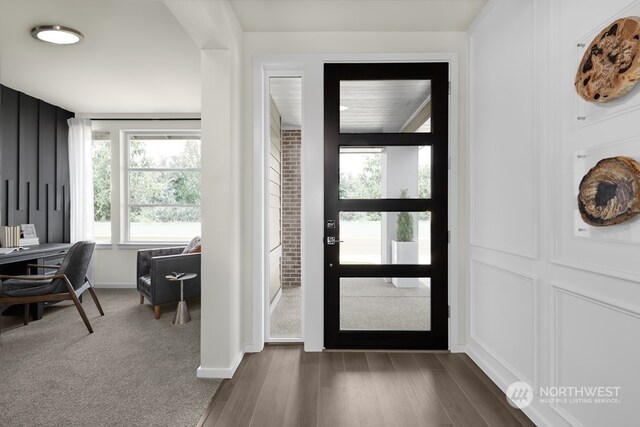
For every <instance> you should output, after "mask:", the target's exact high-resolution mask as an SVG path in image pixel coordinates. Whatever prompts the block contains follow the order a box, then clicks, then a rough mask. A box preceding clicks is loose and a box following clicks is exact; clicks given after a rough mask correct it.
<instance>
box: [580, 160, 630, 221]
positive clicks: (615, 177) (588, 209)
mask: <svg viewBox="0 0 640 427" xmlns="http://www.w3.org/2000/svg"><path fill="white" fill-rule="evenodd" d="M578 208H579V209H580V215H581V216H582V219H583V220H584V222H586V223H587V224H590V225H594V226H605V225H614V224H620V223H621V222H624V221H627V220H629V219H631V218H633V217H634V216H635V215H637V214H638V213H640V163H638V162H636V161H635V160H633V159H632V158H630V157H611V158H608V159H603V160H600V161H599V162H598V163H597V164H596V165H595V166H594V167H593V168H591V170H590V171H589V172H587V174H586V175H585V176H584V177H583V178H582V181H581V182H580V191H579V194H578Z"/></svg>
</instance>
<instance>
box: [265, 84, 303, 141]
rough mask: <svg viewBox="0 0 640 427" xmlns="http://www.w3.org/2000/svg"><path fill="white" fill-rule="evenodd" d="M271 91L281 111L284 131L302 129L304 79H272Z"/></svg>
mask: <svg viewBox="0 0 640 427" xmlns="http://www.w3.org/2000/svg"><path fill="white" fill-rule="evenodd" d="M269 91H270V93H271V96H272V97H273V102H275V104H276V106H277V107H278V111H280V118H281V119H282V127H283V128H284V129H300V125H301V123H302V79H301V78H300V77H271V78H270V79H269Z"/></svg>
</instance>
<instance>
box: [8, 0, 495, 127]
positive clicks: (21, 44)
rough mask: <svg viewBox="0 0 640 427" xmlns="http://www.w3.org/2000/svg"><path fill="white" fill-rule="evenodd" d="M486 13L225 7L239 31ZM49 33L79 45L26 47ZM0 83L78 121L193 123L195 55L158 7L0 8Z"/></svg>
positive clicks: (123, 0) (443, 0)
mask: <svg viewBox="0 0 640 427" xmlns="http://www.w3.org/2000/svg"><path fill="white" fill-rule="evenodd" d="M185 1H195V0H185ZM203 1H220V0H203ZM485 3H486V1H485V0H231V4H232V7H233V9H234V10H235V12H236V14H237V15H238V19H239V21H240V23H241V25H242V27H243V29H244V31H439V30H450V31H462V30H465V29H466V28H467V26H468V25H469V23H470V22H471V20H472V19H473V17H475V15H476V14H477V13H478V12H479V11H480V9H481V8H482V7H483V6H484V4H485ZM52 23H55V24H58V25H64V26H68V27H72V28H75V29H77V30H79V31H81V32H82V33H83V34H84V36H85V39H84V41H83V42H82V43H81V44H78V45H74V46H54V45H49V44H45V43H42V42H38V41H36V40H34V39H32V38H31V35H30V29H31V28H32V27H33V26H36V25H43V24H52ZM0 83H2V84H4V85H7V86H9V87H12V88H14V89H17V90H20V91H23V92H26V93H28V94H29V95H32V96H35V97H37V98H40V99H44V100H45V101H48V102H51V103H53V104H56V105H59V106H61V107H64V108H67V109H69V110H71V111H74V112H77V113H93V114H119V113H120V114H125V113H138V114H142V113H145V114H154V113H155V114H191V113H199V112H200V52H199V49H198V47H197V45H196V44H195V43H194V42H193V40H192V39H191V38H190V37H189V35H188V34H187V32H186V31H185V30H184V28H183V27H182V26H181V25H180V23H179V22H178V21H177V20H176V18H175V17H174V16H173V15H172V14H171V12H170V11H169V9H168V8H167V7H166V6H165V4H164V3H163V2H162V1H160V0H100V1H92V0H0Z"/></svg>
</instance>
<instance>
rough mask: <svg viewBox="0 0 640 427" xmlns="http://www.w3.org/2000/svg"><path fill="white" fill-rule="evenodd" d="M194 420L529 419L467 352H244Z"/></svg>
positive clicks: (391, 422) (436, 422)
mask: <svg viewBox="0 0 640 427" xmlns="http://www.w3.org/2000/svg"><path fill="white" fill-rule="evenodd" d="M198 426H207V427H211V426H224V427H227V426H259V427H270V426H274V427H275V426H287V427H289V426H291V427H312V426H349V427H352V426H363V427H365V426H366V427H371V426H398V427H406V426H473V427H479V426H491V427H496V426H534V424H533V423H532V422H531V421H530V420H529V419H528V418H527V417H526V415H524V414H523V413H522V412H521V411H519V410H517V409H515V408H512V407H511V406H510V405H509V404H508V403H507V402H506V400H505V396H504V393H502V392H501V391H500V389H499V388H498V387H497V386H496V385H495V384H494V383H493V382H492V381H491V380H490V379H489V378H488V377H487V376H486V375H485V374H484V373H483V372H482V371H481V370H480V368H478V366H477V365H476V364H475V363H474V362H473V361H472V360H471V359H470V358H469V357H468V356H466V355H464V354H449V353H409V352H406V353H405V352H398V353H393V352H324V353H305V352H304V351H303V350H302V346H286V345H282V346H267V347H266V348H265V350H264V351H263V352H262V353H254V354H247V355H246V356H245V357H244V359H243V360H242V363H241V364H240V366H239V368H238V370H237V371H236V373H235V375H234V377H233V378H232V379H230V380H225V381H224V382H223V383H222V384H221V386H220V387H219V389H218V391H217V392H216V395H215V396H214V397H213V399H212V401H211V403H210V404H209V407H208V408H207V411H206V412H205V414H204V415H203V416H202V418H201V420H200V422H199V423H198Z"/></svg>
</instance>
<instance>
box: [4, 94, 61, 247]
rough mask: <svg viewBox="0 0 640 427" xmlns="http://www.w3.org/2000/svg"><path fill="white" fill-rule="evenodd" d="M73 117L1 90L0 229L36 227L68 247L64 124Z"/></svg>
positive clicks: (43, 239)
mask: <svg viewBox="0 0 640 427" xmlns="http://www.w3.org/2000/svg"><path fill="white" fill-rule="evenodd" d="M73 116H74V113H72V112H70V111H67V110H64V109H62V108H60V107H56V106H54V105H51V104H49V103H46V102H44V101H41V100H39V99H36V98H33V97H31V96H29V95H26V94H24V93H21V92H18V91H15V90H13V89H11V88H8V87H6V86H2V85H0V225H19V224H35V226H36V231H37V233H38V237H39V238H40V243H48V242H69V239H70V230H69V225H70V222H69V221H70V217H69V209H70V201H69V194H70V193H69V154H68V147H69V145H68V139H67V138H68V134H69V127H68V125H67V119H69V118H71V117H73Z"/></svg>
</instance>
